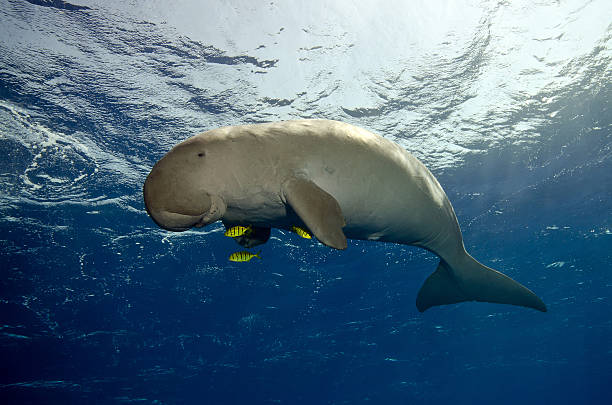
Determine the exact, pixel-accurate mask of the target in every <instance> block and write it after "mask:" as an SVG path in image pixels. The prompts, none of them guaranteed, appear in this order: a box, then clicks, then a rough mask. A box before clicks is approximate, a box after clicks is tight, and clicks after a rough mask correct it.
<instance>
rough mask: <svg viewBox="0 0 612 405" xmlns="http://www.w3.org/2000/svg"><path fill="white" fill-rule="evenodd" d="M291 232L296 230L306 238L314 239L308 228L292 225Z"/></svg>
mask: <svg viewBox="0 0 612 405" xmlns="http://www.w3.org/2000/svg"><path fill="white" fill-rule="evenodd" d="M291 232H295V233H297V234H298V235H299V236H301V237H302V238H304V239H312V235H311V234H309V233H308V232H307V231H306V230H304V229H303V228H300V227H299V226H292V227H291Z"/></svg>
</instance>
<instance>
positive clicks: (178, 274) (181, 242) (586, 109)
mask: <svg viewBox="0 0 612 405" xmlns="http://www.w3.org/2000/svg"><path fill="white" fill-rule="evenodd" d="M297 3H300V4H297ZM611 17H612V5H611V4H610V2H608V1H605V0H600V1H597V0H595V1H579V0H576V1H563V0H562V1H539V2H532V1H527V0H524V1H513V2H497V1H458V2H447V1H435V2H431V1H418V2H417V1H415V2H413V1H410V2H403V1H389V2H384V4H383V3H381V2H359V3H353V2H351V1H348V0H346V1H341V0H338V1H334V2H319V1H315V2H308V3H306V2H304V4H302V3H301V2H282V3H281V2H276V1H269V2H252V1H246V0H242V1H239V0H236V1H232V2H223V3H220V2H219V3H218V2H213V1H206V2H201V1H195V0H192V1H188V0H182V1H178V2H165V1H161V0H156V1H147V2H135V1H132V2H119V1H101V0H83V1H81V0H72V1H71V2H66V1H62V0H27V1H26V0H23V1H21V0H0V150H1V155H0V359H1V361H0V370H1V373H0V374H1V375H0V402H2V403H6V404H67V403H75V404H76V403H78V404H82V403H92V404H94V403H96V404H97V403H99V404H113V403H118V404H122V403H151V404H238V403H252V404H277V403H280V404H362V403H370V404H379V403H380V404H382V403H384V404H406V403H417V404H420V403H426V404H448V403H453V404H489V403H496V404H516V403H530V404H531V403H543V402H546V403H556V404H575V403H597V404H600V403H607V402H609V398H610V397H612V390H611V389H610V382H611V381H612V365H611V364H612V302H611V300H612V276H611V273H610V263H611V262H612V114H611V112H610V101H611V100H612V84H611V81H610V78H611V77H612V69H611V61H612V43H611V39H612V24H611V23H610V22H611V21H612V19H611ZM291 118H328V119H337V120H341V121H346V122H350V123H352V124H355V125H358V126H361V127H364V128H367V129H369V130H371V131H373V132H377V133H379V134H381V135H383V136H385V137H387V138H389V139H391V140H394V141H396V142H398V143H399V144H401V145H402V146H404V147H405V148H406V149H408V150H409V151H410V152H411V153H413V154H414V155H415V156H417V157H418V158H419V159H421V160H422V161H423V162H424V163H425V164H426V165H427V166H428V167H429V168H430V169H431V170H432V172H433V173H434V174H435V175H436V177H437V178H438V179H439V181H440V183H441V184H442V186H443V187H444V189H445V191H446V193H447V194H448V196H449V198H450V200H451V202H452V203H453V206H454V208H455V211H456V212H457V216H458V218H459V223H460V225H461V227H462V230H463V234H464V239H465V244H466V247H467V249H468V251H469V252H470V253H471V254H472V255H473V256H474V257H476V258H477V259H479V260H480V261H481V262H483V263H484V264H486V265H489V266H491V267H494V268H496V269H498V270H500V271H502V272H504V273H505V274H508V275H509V276H511V277H513V278H514V279H516V280H518V281H520V282H521V283H523V284H525V285H526V286H528V287H529V288H531V289H532V290H534V291H535V292H536V293H537V294H538V295H539V296H540V297H541V298H542V299H543V300H544V302H546V304H547V306H548V312H547V313H539V312H537V311H533V310H528V309H525V308H518V307H511V306H504V305H496V304H486V303H462V304H458V305H451V306H443V307H437V308H432V309H430V310H428V311H426V312H424V313H422V314H421V313H419V312H418V311H417V309H416V307H415V299H416V294H417V292H418V290H419V288H420V286H421V285H422V283H423V281H424V280H425V279H426V278H427V276H428V275H429V274H431V272H433V270H434V269H435V268H436V266H437V263H438V258H437V257H435V256H434V255H433V254H431V253H428V252H426V251H424V250H421V249H418V248H415V247H410V246H402V245H395V244H388V243H376V242H363V241H349V247H348V249H347V250H346V251H334V250H332V249H329V248H327V247H325V246H323V245H321V244H320V243H318V242H317V241H316V240H306V239H301V238H299V237H298V236H296V235H294V234H291V233H287V232H282V231H279V230H274V231H273V233H272V238H271V240H270V241H269V242H268V243H267V244H265V245H263V246H262V260H261V261H259V260H257V259H254V260H252V261H250V262H248V263H232V262H229V261H228V260H227V257H228V256H229V254H230V253H232V252H234V251H237V250H240V249H239V247H238V246H237V245H235V244H234V242H233V241H231V240H230V239H229V238H224V237H223V235H222V226H221V225H220V224H215V225H213V226H209V227H206V228H204V229H200V230H193V231H187V232H183V233H171V232H167V231H164V230H162V229H160V228H158V227H157V226H156V225H155V224H154V223H153V222H152V221H151V219H150V218H149V217H148V216H147V214H146V212H145V209H144V204H143V201H142V184H143V182H144V179H145V178H146V175H147V174H148V172H149V170H150V169H151V167H152V165H153V164H154V163H155V162H156V161H157V160H158V159H159V158H160V157H161V156H163V155H164V154H165V153H166V152H167V151H168V150H169V149H170V148H171V147H172V145H174V144H176V143H177V142H179V141H181V140H183V139H185V138H187V137H189V136H191V135H194V134H196V133H198V132H202V131H204V130H208V129H211V128H215V127H218V126H222V125H236V124H243V123H256V122H266V121H275V120H281V119H291Z"/></svg>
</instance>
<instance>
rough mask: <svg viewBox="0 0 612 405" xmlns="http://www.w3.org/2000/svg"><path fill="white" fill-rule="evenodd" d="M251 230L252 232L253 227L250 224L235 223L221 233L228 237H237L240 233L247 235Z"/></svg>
mask: <svg viewBox="0 0 612 405" xmlns="http://www.w3.org/2000/svg"><path fill="white" fill-rule="evenodd" d="M251 232H253V227H252V226H251V225H249V226H242V225H236V226H232V227H231V228H230V229H228V230H227V231H225V233H224V234H223V235H225V236H229V237H230V238H237V237H239V236H242V235H248V234H250V233H251Z"/></svg>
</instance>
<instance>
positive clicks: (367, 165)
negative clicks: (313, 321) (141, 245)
mask: <svg viewBox="0 0 612 405" xmlns="http://www.w3.org/2000/svg"><path fill="white" fill-rule="evenodd" d="M143 192H144V201H145V206H146V209H147V212H148V213H149V215H150V216H151V218H152V219H153V220H154V221H155V222H156V223H157V224H158V225H159V226H160V227H162V228H165V229H167V230H170V231H185V230H187V229H190V228H192V227H202V226H205V225H208V224H211V223H213V222H215V221H218V220H222V221H223V223H224V224H225V226H226V227H231V226H234V225H252V226H253V227H255V229H256V231H257V232H255V234H259V235H263V236H262V237H261V240H257V237H255V239H254V240H251V241H248V240H247V241H244V240H243V241H242V242H244V243H250V244H251V245H254V244H256V243H262V242H265V240H267V237H268V236H269V233H270V228H271V227H274V228H281V229H286V230H289V229H291V227H292V226H300V227H303V228H304V229H308V230H310V231H311V233H312V234H313V235H314V236H315V237H316V238H317V239H318V240H319V241H320V242H321V243H323V244H325V245H327V246H330V247H332V248H335V249H345V248H346V247H347V238H349V239H362V240H373V241H384V242H394V243H402V244H406V245H416V246H420V247H422V248H425V249H427V250H429V251H431V252H433V253H435V254H436V255H438V256H439V257H440V263H439V265H438V267H437V269H436V271H435V272H433V273H432V274H431V275H430V276H429V277H428V278H427V280H426V281H425V283H424V284H423V286H422V287H421V289H420V291H419V293H418V296H417V300H416V305H417V308H418V310H419V311H421V312H423V311H425V310H426V309H428V308H430V307H432V306H437V305H445V304H453V303H458V302H462V301H484V302H495V303H502V304H511V305H520V306H524V307H529V308H534V309H537V310H539V311H546V306H545V305H544V303H543V302H542V300H540V298H538V297H537V296H536V295H535V294H534V293H533V292H532V291H530V290H529V289H527V288H526V287H524V286H523V285H521V284H519V283H518V282H516V281H514V280H512V279H511V278H509V277H507V276H505V275H503V274H502V273H500V272H498V271H496V270H493V269H491V268H489V267H486V266H484V265H483V264H481V263H479V262H478V261H476V260H475V259H474V258H472V256H470V255H469V254H468V253H467V252H466V250H465V247H464V245H463V238H462V235H461V230H460V229H459V224H458V222H457V217H456V216H455V212H454V210H453V207H452V205H451V203H450V201H449V200H448V198H447V196H446V194H445V193H444V191H443V190H442V187H441V186H440V184H439V183H438V181H437V180H436V178H435V177H434V176H433V175H432V174H431V172H430V171H429V170H428V169H427V168H426V167H425V166H424V165H423V164H422V163H421V162H420V161H419V160H418V159H417V158H415V157H414V156H412V155H411V154H410V153H408V152H407V151H406V150H404V149H403V148H401V147H400V146H399V145H397V144H395V143H393V142H391V141H389V140H387V139H385V138H383V137H381V136H379V135H376V134H373V133H372V132H369V131H367V130H365V129H362V128H359V127H356V126H353V125H350V124H346V123H342V122H338V121H330V120H295V121H282V122H274V123H266V124H254V125H240V126H230V127H223V128H217V129H213V130H210V131H207V132H204V133H201V134H199V135H196V136H193V137H191V138H189V139H187V140H185V141H184V142H181V143H179V144H178V145H176V146H175V147H174V148H172V150H170V151H169V152H168V153H167V154H166V155H165V156H164V157H163V158H162V159H161V160H159V161H158V162H157V163H156V164H155V165H154V166H153V168H152V169H151V172H150V173H149V175H148V176H147V179H146V181H145V183H144V189H143Z"/></svg>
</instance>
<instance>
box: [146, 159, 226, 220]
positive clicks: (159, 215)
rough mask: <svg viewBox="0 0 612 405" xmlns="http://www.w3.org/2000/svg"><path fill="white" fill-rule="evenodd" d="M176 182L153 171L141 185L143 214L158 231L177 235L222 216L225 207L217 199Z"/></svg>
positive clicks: (159, 172) (157, 171)
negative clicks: (161, 230) (144, 209)
mask: <svg viewBox="0 0 612 405" xmlns="http://www.w3.org/2000/svg"><path fill="white" fill-rule="evenodd" d="M178 183H179V182H177V181H176V179H170V180H169V179H166V178H165V176H164V175H163V173H161V171H160V170H156V168H153V170H152V171H151V173H150V174H149V176H148V177H147V179H146V181H145V183H144V187H143V195H144V203H145V207H146V210H147V213H148V214H149V216H150V217H151V219H153V221H154V222H155V223H156V224H157V225H159V226H160V227H161V228H164V229H166V230H168V231H174V232H181V231H186V230H188V229H191V228H193V227H198V228H200V227H203V226H205V225H208V224H210V223H213V222H215V221H217V220H219V219H220V218H221V217H222V216H223V214H224V213H225V209H226V206H225V204H224V203H223V201H222V200H221V199H220V198H219V197H217V196H212V195H210V194H208V193H206V192H201V191H197V190H194V189H193V188H191V187H189V186H188V185H181V184H178Z"/></svg>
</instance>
